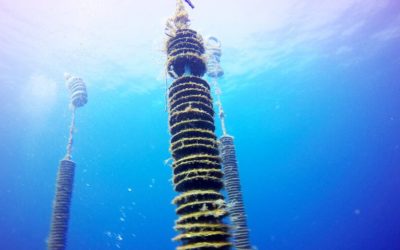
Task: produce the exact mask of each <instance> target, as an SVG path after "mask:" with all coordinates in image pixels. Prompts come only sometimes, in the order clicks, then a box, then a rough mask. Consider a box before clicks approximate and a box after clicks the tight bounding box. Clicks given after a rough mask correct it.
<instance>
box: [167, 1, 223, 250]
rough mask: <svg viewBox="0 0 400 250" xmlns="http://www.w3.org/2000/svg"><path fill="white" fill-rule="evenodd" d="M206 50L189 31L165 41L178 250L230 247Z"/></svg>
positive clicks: (176, 32) (178, 32) (209, 249)
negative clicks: (207, 79)
mask: <svg viewBox="0 0 400 250" xmlns="http://www.w3.org/2000/svg"><path fill="white" fill-rule="evenodd" d="M178 2H179V1H178ZM180 11H181V10H180ZM204 52H205V51H204V45H203V40H202V38H201V36H200V35H198V34H197V32H196V31H194V30H191V29H188V28H180V29H177V30H176V31H175V32H174V36H172V37H171V38H170V39H169V40H168V41H167V55H168V57H167V71H168V74H169V75H170V76H171V77H172V78H174V81H173V83H172V84H171V86H170V87H169V89H168V94H167V95H168V110H169V130H170V133H171V144H170V151H171V154H172V157H173V163H172V168H173V184H174V189H175V191H177V192H180V194H179V195H178V196H177V197H176V198H175V199H174V200H173V202H172V203H173V204H175V205H176V206H177V208H176V213H177V215H178V219H177V220H176V222H175V229H176V230H178V231H179V232H180V233H179V235H178V236H176V237H175V238H174V239H173V240H175V241H181V243H182V244H181V245H180V246H178V247H177V250H195V249H196V250H215V249H218V250H228V249H230V248H231V243H230V242H229V237H230V233H229V230H230V228H229V227H228V225H226V224H225V223H224V222H223V218H224V217H225V216H227V210H226V203H225V201H224V197H223V195H222V194H221V192H220V191H221V189H222V188H223V179H222V177H223V173H222V171H221V159H220V157H219V149H218V143H217V138H216V135H215V133H214V131H215V125H214V110H213V104H212V97H211V93H210V86H209V85H208V83H207V82H206V81H205V80H203V79H202V78H201V77H202V76H203V75H204V74H205V72H206V61H205V58H204Z"/></svg>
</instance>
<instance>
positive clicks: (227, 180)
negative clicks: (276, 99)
mask: <svg viewBox="0 0 400 250" xmlns="http://www.w3.org/2000/svg"><path fill="white" fill-rule="evenodd" d="M206 48H207V51H206V53H207V58H208V60H207V70H208V71H207V74H208V76H209V77H210V78H211V79H212V83H213V87H214V89H215V96H216V98H217V105H218V111H219V112H218V113H219V118H220V122H221V130H222V137H221V138H220V139H219V142H220V151H221V157H222V166H223V170H224V184H225V189H226V191H227V193H228V201H229V206H228V207H229V213H230V219H231V221H232V223H233V225H234V229H233V233H232V236H233V240H234V246H235V248H236V249H237V250H250V249H251V244H250V239H249V229H248V226H247V217H246V213H245V210H244V204H243V198H242V191H241V187H240V178H239V171H238V165H237V161H236V150H235V145H234V141H233V137H232V136H230V135H228V134H227V132H226V127H225V112H224V109H223V107H222V102H221V89H220V87H219V86H218V81H217V79H218V78H220V77H222V76H223V74H224V71H223V69H222V67H221V65H220V58H221V55H222V52H221V43H220V41H219V40H218V39H217V38H216V37H210V38H209V39H208V41H207V43H206Z"/></svg>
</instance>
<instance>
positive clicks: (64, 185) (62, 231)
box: [47, 74, 87, 250]
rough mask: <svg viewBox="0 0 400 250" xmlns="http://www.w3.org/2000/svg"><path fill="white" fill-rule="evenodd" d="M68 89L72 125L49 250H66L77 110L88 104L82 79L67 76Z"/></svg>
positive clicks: (60, 171) (58, 182)
mask: <svg viewBox="0 0 400 250" xmlns="http://www.w3.org/2000/svg"><path fill="white" fill-rule="evenodd" d="M65 80H66V83H67V87H68V89H69V91H70V98H71V108H72V112H71V124H70V126H69V136H68V143H67V147H66V151H67V152H66V154H65V157H64V159H63V160H61V161H60V165H59V167H58V174H57V180H56V194H55V197H54V201H53V213H52V219H51V226H50V233H49V239H48V241H47V248H48V249H49V250H65V249H66V246H67V233H68V222H69V217H70V207H71V199H72V190H73V184H74V176H75V167H76V165H75V163H74V162H73V161H72V160H71V158H72V146H73V135H74V130H75V113H76V108H78V107H82V106H84V105H85V104H86V103H87V91H86V85H85V83H84V82H83V80H82V79H81V78H78V77H73V76H72V75H70V74H65Z"/></svg>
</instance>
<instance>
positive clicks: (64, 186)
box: [48, 159, 75, 250]
mask: <svg viewBox="0 0 400 250" xmlns="http://www.w3.org/2000/svg"><path fill="white" fill-rule="evenodd" d="M74 173H75V163H74V162H73V161H70V160H67V159H64V160H62V161H61V162H60V166H59V169H58V175H57V185H56V196H55V198H54V203H53V216H52V223H51V228H50V237H49V240H48V249H51V250H63V249H65V248H66V245H67V232H68V221H69V217H70V215H69V211H70V204H71V198H72V189H73V184H74Z"/></svg>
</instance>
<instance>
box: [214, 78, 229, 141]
mask: <svg viewBox="0 0 400 250" xmlns="http://www.w3.org/2000/svg"><path fill="white" fill-rule="evenodd" d="M212 85H213V87H214V89H215V96H216V97H217V102H216V104H217V106H218V116H219V120H220V122H221V130H222V134H223V135H226V126H225V112H224V108H223V107H222V102H221V89H220V88H219V86H218V81H217V78H216V77H212Z"/></svg>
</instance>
